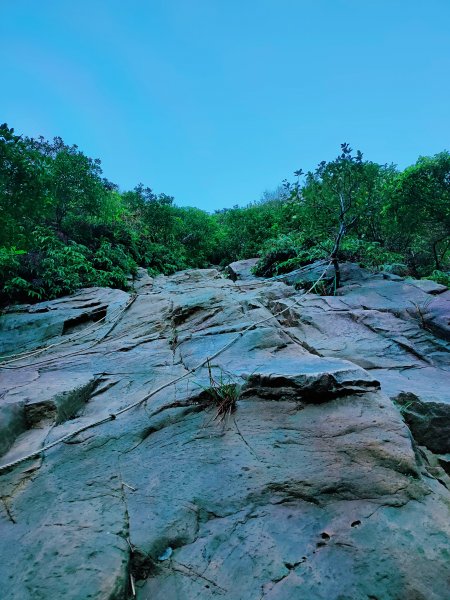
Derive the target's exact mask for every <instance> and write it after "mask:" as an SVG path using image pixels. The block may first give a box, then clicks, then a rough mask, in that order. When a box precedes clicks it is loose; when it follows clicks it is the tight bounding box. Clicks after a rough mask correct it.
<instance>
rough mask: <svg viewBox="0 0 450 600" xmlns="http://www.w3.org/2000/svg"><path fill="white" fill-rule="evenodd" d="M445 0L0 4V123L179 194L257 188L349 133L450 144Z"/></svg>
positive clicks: (249, 195)
mask: <svg viewBox="0 0 450 600" xmlns="http://www.w3.org/2000/svg"><path fill="white" fill-rule="evenodd" d="M449 32H450V1H449V0H427V1H426V2H425V1H424V0H358V1H357V0H240V1H237V0H147V1H143V0H128V1H127V2H125V1H124V0H77V1H76V2H75V1H71V0H58V1H56V0H38V1H37V0H15V1H14V2H6V1H4V2H2V12H1V19H0V45H1V47H0V51H1V52H0V66H1V74H2V75H1V81H2V91H1V93H0V121H2V122H3V121H6V122H7V123H8V124H9V125H10V126H13V127H15V129H16V131H17V132H19V133H25V134H27V135H33V136H36V135H39V134H42V135H44V136H46V137H49V138H51V137H53V136H55V135H60V136H61V137H63V139H64V140H65V141H66V142H67V143H76V144H78V145H79V147H80V148H81V149H82V150H83V151H84V152H86V154H88V155H89V156H92V157H99V158H101V159H102V164H103V169H104V173H105V176H107V177H108V178H109V179H111V180H112V181H114V182H116V183H118V184H119V186H120V187H121V188H122V189H129V188H132V187H134V185H135V184H136V183H138V182H140V181H142V182H143V183H144V184H146V185H149V186H150V187H152V188H153V189H154V190H155V191H156V192H165V193H167V194H171V195H174V196H175V200H176V202H177V204H180V205H192V206H198V207H200V208H204V209H206V210H214V209H216V208H221V207H227V206H232V205H234V204H246V203H248V202H250V201H253V200H257V199H258V198H260V196H261V194H262V193H263V191H264V190H266V189H269V190H270V189H273V188H275V187H277V185H278V184H279V183H280V182H281V180H282V179H284V178H285V177H287V178H291V177H292V172H293V171H294V170H295V169H297V168H299V167H302V168H303V169H304V170H306V169H310V168H313V167H314V166H315V165H316V164H317V163H318V162H319V161H321V160H323V159H325V160H328V159H332V158H334V157H335V156H336V155H337V153H338V150H339V144H340V143H341V142H343V141H348V142H350V144H351V145H352V147H353V148H358V149H361V150H362V151H363V152H364V154H365V156H366V158H369V159H371V160H375V161H379V162H382V163H385V162H394V163H396V164H398V165H399V166H401V167H404V166H406V165H408V164H410V163H412V162H414V161H415V160H416V158H417V157H418V156H419V155H420V154H422V155H423V154H434V153H436V152H439V151H441V150H443V149H450V144H449V139H450V116H449V107H450V102H449V101H450V33H449Z"/></svg>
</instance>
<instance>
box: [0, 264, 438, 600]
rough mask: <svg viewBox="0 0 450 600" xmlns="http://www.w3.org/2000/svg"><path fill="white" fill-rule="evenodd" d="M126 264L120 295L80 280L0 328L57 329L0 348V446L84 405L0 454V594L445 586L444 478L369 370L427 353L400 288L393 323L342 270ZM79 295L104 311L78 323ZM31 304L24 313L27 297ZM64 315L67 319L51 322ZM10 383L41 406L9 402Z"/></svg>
mask: <svg viewBox="0 0 450 600" xmlns="http://www.w3.org/2000/svg"><path fill="white" fill-rule="evenodd" d="M141 275H142V276H141V283H142V285H138V286H137V292H138V295H137V297H136V299H135V301H134V302H133V303H132V304H129V305H128V308H127V309H126V310H125V309H124V310H120V309H121V308H124V307H125V306H127V302H128V300H129V296H128V295H127V294H125V293H124V292H115V291H111V290H84V291H82V292H81V293H80V294H79V295H77V296H74V297H72V298H67V299H61V300H59V301H55V303H54V304H53V303H42V304H40V305H36V306H35V307H33V308H32V309H31V310H32V311H33V312H30V309H29V308H27V309H24V310H19V311H17V312H10V313H8V314H7V315H6V321H5V323H6V325H5V326H3V329H0V342H3V343H4V344H5V346H8V348H9V350H8V352H9V353H10V354H11V353H12V351H14V352H21V351H26V350H33V349H35V348H36V347H37V346H39V345H40V346H42V345H45V344H47V345H48V346H50V345H52V344H54V343H55V344H56V343H58V345H55V346H52V347H51V348H50V347H49V348H48V349H46V350H44V349H43V351H42V352H40V353H39V354H38V355H34V354H30V355H29V356H28V357H21V359H20V360H18V361H16V362H15V363H4V365H3V368H0V376H1V379H2V382H1V383H0V385H1V387H2V390H3V391H2V393H3V396H2V397H1V398H0V406H1V407H2V409H3V408H4V407H9V408H8V410H11V411H13V412H14V411H16V413H15V414H16V416H17V415H19V416H18V417H17V419H18V420H19V421H20V426H21V427H22V430H21V431H22V432H21V433H20V435H19V436H18V437H17V438H16V439H15V440H14V439H12V440H10V443H9V445H11V444H12V445H11V447H10V448H9V450H8V454H6V455H4V456H3V457H2V460H3V463H7V462H8V460H9V459H8V457H11V456H14V457H18V456H19V457H20V456H23V454H24V453H27V452H32V451H33V450H39V449H40V448H41V447H42V444H44V443H46V444H49V443H52V441H55V440H58V439H59V438H60V437H62V436H67V435H68V434H70V433H71V432H74V431H77V430H79V429H80V428H85V427H87V426H88V425H89V424H92V423H93V422H96V421H102V423H101V424H98V425H97V426H95V427H88V428H87V429H85V430H83V431H82V432H81V433H79V434H77V435H76V436H74V437H69V438H65V441H64V443H60V444H58V445H56V446H54V447H52V448H51V449H49V450H48V451H46V452H45V454H44V456H34V457H33V458H32V459H29V460H27V461H25V462H23V463H21V464H19V465H18V466H16V467H14V468H8V469H3V470H2V469H1V466H0V497H1V498H0V561H1V562H0V564H1V565H2V568H1V569H0V589H1V590H4V592H3V593H4V594H5V597H8V599H11V600H36V599H37V600H40V599H42V600H44V599H45V600H53V599H55V600H59V599H60V598H64V599H65V600H85V599H86V598H90V599H91V600H92V599H94V600H104V599H114V600H126V599H128V598H130V597H132V596H133V590H135V592H136V596H137V598H139V599H141V600H142V599H152V600H171V599H174V600H177V599H180V600H181V599H183V600H194V599H198V598H202V599H203V598H204V599H206V600H207V599H209V598H211V599H212V598H219V597H222V598H227V599H231V600H261V599H264V600H267V599H270V600H290V599H292V600H293V599H294V598H295V599H296V600H297V598H301V599H302V600H322V599H323V600H343V599H344V598H348V599H351V600H354V599H355V600H356V599H359V598H361V599H371V600H373V599H375V598H376V599H378V600H388V599H389V600H391V599H395V600H411V599H413V598H414V599H417V600H419V599H420V600H442V599H443V598H446V596H447V595H448V575H449V570H448V558H449V550H450V492H449V490H448V489H447V487H446V486H445V480H444V479H442V478H440V477H439V473H438V471H437V470H436V468H434V470H430V469H429V467H428V465H427V463H426V461H425V460H424V459H423V457H422V454H421V453H420V452H418V451H417V449H416V448H415V446H414V444H413V441H412V438H411V435H410V431H409V429H408V427H407V426H406V424H405V422H404V421H403V418H402V414H401V413H400V411H399V410H398V409H397V408H396V407H395V406H394V404H393V403H392V402H391V400H390V399H389V398H388V397H387V396H386V395H384V394H383V393H382V391H380V390H379V383H378V382H379V381H381V386H382V390H383V374H384V373H388V372H394V371H395V369H396V366H395V361H396V360H397V359H398V360H399V361H400V364H401V367H399V369H403V370H405V372H407V371H408V369H409V368H411V369H412V368H417V370H418V371H421V370H423V369H422V368H421V367H422V366H424V367H425V366H426V367H427V368H429V369H431V371H429V372H428V373H429V375H431V376H432V374H433V373H436V372H437V371H436V369H437V367H436V365H435V364H434V363H435V362H438V363H439V365H440V366H439V369H440V371H441V372H444V367H443V365H444V363H445V358H444V357H445V351H446V347H445V344H444V342H442V341H439V342H438V341H437V340H436V338H435V337H434V336H433V334H432V333H431V332H429V331H426V330H423V329H420V335H417V336H416V333H417V331H416V329H415V327H419V326H418V325H417V319H416V318H415V317H414V316H413V315H411V314H410V313H408V311H407V310H406V304H407V302H406V301H405V303H404V308H403V309H401V314H402V317H401V321H402V323H404V324H406V325H404V327H403V329H402V331H401V335H400V334H399V332H397V334H398V335H397V338H398V339H396V341H395V342H394V341H393V339H391V336H392V331H391V329H392V323H390V322H389V323H386V321H385V320H380V321H378V320H377V319H378V317H376V315H378V314H379V313H380V314H383V315H386V314H388V313H389V315H391V316H393V317H394V318H398V319H400V317H395V315H394V312H392V313H391V312H390V309H389V308H387V306H386V304H385V303H387V302H388V301H387V300H386V299H384V300H382V302H383V310H381V309H380V308H376V307H375V306H373V304H374V302H375V299H376V298H377V297H378V296H377V295H376V293H375V292H374V291H373V288H372V291H368V295H369V296H371V298H372V300H370V303H371V304H372V306H370V307H368V308H366V309H365V308H361V306H360V307H359V308H357V307H356V306H355V304H356V303H357V299H356V298H357V297H356V293H355V290H354V288H352V290H353V291H352V292H351V294H353V295H352V296H351V299H350V300H349V299H348V298H347V296H346V294H345V293H344V294H343V295H342V296H341V297H340V298H337V297H333V298H320V297H317V296H313V295H309V296H306V297H302V296H300V295H298V294H296V293H295V290H293V289H292V288H290V287H288V286H286V285H284V284H281V283H279V282H259V281H258V280H248V281H245V280H242V281H240V280H237V281H236V282H231V281H229V280H226V279H223V278H222V277H221V276H220V274H219V273H218V272H217V271H215V270H213V269H209V270H192V271H185V272H182V273H177V274H175V275H174V276H172V277H157V278H155V279H153V280H151V279H150V278H147V277H146V276H145V274H141ZM390 283H395V282H390ZM366 284H367V282H366V281H365V280H364V278H361V281H360V283H359V284H358V285H361V286H365V285H366ZM399 285H404V284H403V282H402V283H400V284H399ZM415 290H416V292H417V294H423V293H425V292H423V291H421V290H419V289H418V288H415ZM349 293H350V290H349ZM360 294H363V289H361V290H360ZM411 294H412V292H411ZM440 296H442V294H441V295H440ZM397 297H399V298H401V297H402V292H401V291H399V292H398V296H397ZM96 302H100V304H101V306H103V307H104V309H105V308H106V315H107V318H108V319H109V320H108V321H107V319H105V322H104V328H102V327H100V329H96V328H95V327H93V329H92V330H90V329H87V327H89V324H87V325H86V320H85V317H84V316H82V315H84V314H86V311H87V309H88V307H87V306H86V305H87V304H89V303H96ZM389 302H390V301H389ZM394 304H395V303H394ZM95 306H98V305H97V304H95ZM53 307H54V308H55V311H53ZM116 309H118V310H116ZM285 309H286V310H285ZM280 310H283V311H284V312H283V313H282V314H279V312H280ZM361 310H362V311H369V312H368V313H367V314H366V313H365V314H361V312H358V311H361ZM40 311H43V312H40ZM47 313H50V314H52V315H53V314H55V316H56V317H57V318H53V316H52V318H51V320H50V321H49V326H45V327H43V328H41V331H40V332H39V333H36V331H35V329H34V328H33V326H32V320H31V319H32V318H34V317H30V315H32V314H47ZM330 313H331V314H332V315H333V319H334V329H333V327H332V325H333V320H330V321H327V320H326V319H322V317H323V315H329V314H330ZM321 315H322V316H321ZM374 315H375V316H374ZM80 316H81V319H78V321H77V318H78V317H80ZM344 317H345V319H346V321H342V320H341V319H342V318H344ZM74 319H75V321H76V322H77V323H78V325H79V326H81V330H80V331H81V332H82V333H83V332H84V333H83V338H82V339H80V340H77V339H73V337H74V336H73V334H67V335H65V334H64V324H65V323H67V322H68V321H69V322H72V324H73V323H74ZM350 320H351V322H352V323H356V325H357V329H356V330H353V329H352V330H351V331H352V334H351V339H349V338H348V337H345V335H344V332H345V323H349V322H350ZM106 321H107V322H106ZM12 323H14V326H12ZM410 324H412V325H411V327H412V329H411V328H409V326H410ZM66 327H67V326H66ZM408 328H409V329H408ZM314 331H316V333H315V334H313V332H314ZM368 331H371V332H372V339H374V340H375V339H377V340H378V339H379V340H380V342H379V343H378V345H377V344H375V346H374V348H375V349H374V351H373V352H372V354H370V347H369V346H368V345H367V344H366V345H364V341H363V338H364V336H365V335H366V334H367V332H368ZM422 334H423V335H422ZM358 336H359V337H360V338H361V339H360V340H359V337H358ZM408 336H412V339H410V338H409V337H408ZM356 338H357V339H358V340H359V341H357V342H356V341H355V340H356ZM64 339H70V340H71V341H70V342H69V343H67V344H66V343H59V342H61V341H62V340H64ZM327 339H328V342H327ZM351 340H353V341H354V343H353V342H351ZM350 342H351V343H350ZM384 344H387V345H388V347H390V348H392V350H391V353H390V355H389V361H390V363H389V365H387V363H386V362H383V361H384V360H385V357H384V354H385V352H384V350H383V349H384V348H385V346H384ZM442 344H444V345H442ZM366 352H367V353H368V356H367V359H366V360H364V359H363V358H362V353H366ZM426 352H429V353H430V355H431V357H432V358H431V362H430V361H428V362H425V360H424V355H425V353H426ZM366 364H367V365H369V367H370V368H369V370H367V369H365V368H363V367H364V365H366ZM0 367H1V365H0ZM12 367H13V368H12ZM175 380H176V381H175ZM411 385H412V384H411ZM156 389H159V390H160V391H159V392H157V393H154V394H153V395H151V393H152V392H154V391H155V390H156ZM76 390H78V392H76ZM236 395H238V398H237V399H236ZM397 395H398V394H397ZM28 405H31V406H33V407H34V408H33V410H37V411H38V412H37V413H36V412H35V413H34V414H35V416H36V415H38V416H39V415H41V416H42V417H43V418H42V419H27V418H26V414H25V417H23V414H24V413H23V411H25V410H26V407H27V406H28ZM129 406H133V408H132V409H131V410H127V411H126V412H123V413H121V410H122V409H126V408H127V407H129ZM224 406H225V409H224V408H223V407H224ZM39 407H41V408H42V407H43V408H44V409H45V410H43V411H42V413H40V412H39ZM21 411H22V412H21ZM20 415H22V417H21V416H20ZM14 418H16V417H14V416H13V417H11V419H12V420H14ZM17 419H16V420H17ZM8 427H9V425H8V426H5V428H4V430H3V431H0V435H4V434H5V432H6V431H7V430H8V431H10V429H8ZM38 434H39V435H38ZM0 464H1V463H0ZM435 477H438V478H437V479H436V478H435ZM12 549H13V551H12Z"/></svg>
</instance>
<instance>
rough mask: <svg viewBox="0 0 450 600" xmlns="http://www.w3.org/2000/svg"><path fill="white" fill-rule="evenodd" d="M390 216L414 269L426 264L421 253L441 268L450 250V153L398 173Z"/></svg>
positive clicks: (426, 160)
mask: <svg viewBox="0 0 450 600" xmlns="http://www.w3.org/2000/svg"><path fill="white" fill-rule="evenodd" d="M387 214H388V216H389V218H390V219H391V220H392V227H393V229H394V232H395V233H396V234H397V236H398V239H399V240H400V242H401V245H402V246H403V249H404V250H405V251H407V252H409V255H410V258H411V261H412V267H413V269H414V270H415V271H417V269H418V267H419V266H420V264H418V262H419V263H421V262H422V263H423V262H426V261H427V258H426V256H422V257H421V258H420V260H419V261H418V260H417V255H418V254H420V253H421V252H422V253H423V252H425V254H426V253H428V254H429V255H430V259H431V260H430V262H431V263H434V267H435V268H436V269H438V270H440V269H442V267H443V265H444V263H445V260H446V257H447V255H448V253H449V249H450V153H449V152H446V151H445V152H440V153H439V154H436V155H434V156H423V157H420V158H419V159H418V161H417V162H416V163H415V164H414V165H412V166H411V167H408V168H407V169H405V170H404V171H403V172H402V173H399V174H398V176H397V178H396V180H395V182H394V185H393V186H392V189H391V197H390V203H389V206H388V208H387ZM422 249H424V250H422Z"/></svg>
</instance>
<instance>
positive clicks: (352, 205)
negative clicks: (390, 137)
mask: <svg viewBox="0 0 450 600" xmlns="http://www.w3.org/2000/svg"><path fill="white" fill-rule="evenodd" d="M295 178H296V179H295V180H294V182H293V183H290V182H289V181H287V180H285V181H284V182H283V184H282V186H280V187H279V188H278V189H277V190H275V191H274V192H271V193H268V192H267V193H265V195H264V196H263V198H262V199H261V200H260V201H258V202H252V203H250V204H248V205H247V206H245V207H238V206H235V207H234V208H232V209H224V210H222V211H217V212H216V213H215V214H209V213H207V212H205V211H202V210H199V209H197V208H185V207H183V208H181V207H178V206H176V205H175V204H174V199H173V198H172V197H171V196H168V195H166V194H156V193H155V192H154V191H153V190H152V189H151V188H149V187H145V186H144V185H143V184H139V185H137V186H136V187H135V188H134V189H133V190H128V191H124V192H121V191H120V190H119V189H118V188H117V186H116V185H114V184H113V183H111V182H110V181H108V180H106V179H105V178H104V177H103V173H102V169H101V163H100V161H99V160H98V159H92V158H89V157H87V156H86V155H85V154H84V153H83V152H81V151H80V150H79V149H78V147H77V146H68V145H66V144H65V143H64V142H63V140H62V139H61V138H55V139H54V140H53V141H52V142H49V141H47V140H45V139H43V138H39V139H32V138H27V137H24V136H20V135H17V134H16V133H15V132H14V129H12V128H10V127H8V125H6V124H3V125H0V279H1V281H0V284H1V285H0V301H2V302H10V301H36V300H40V299H46V298H54V297H57V296H60V295H63V294H67V293H71V292H73V291H75V290H76V289H78V288H80V287H83V286H113V287H118V288H121V289H127V287H128V285H129V281H130V275H133V274H135V273H136V270H137V267H138V266H141V267H145V268H147V269H148V271H149V273H150V274H151V275H157V274H159V273H164V274H170V273H174V272H175V271H178V270H181V269H186V268H195V267H201V268H203V267H207V266H210V265H212V264H213V265H226V264H228V263H229V262H232V261H234V260H239V259H244V258H250V257H253V256H260V261H259V263H258V264H257V266H256V273H257V274H258V275H262V276H266V277H267V276H273V275H277V274H281V273H285V272H289V271H291V270H293V269H296V268H298V267H300V266H303V265H306V264H308V263H311V262H313V261H315V260H318V259H322V258H327V257H330V258H331V259H332V260H333V262H334V264H335V267H336V268H338V267H339V262H340V261H342V260H351V261H355V262H358V263H360V264H362V265H363V266H366V267H369V268H374V269H380V268H390V267H389V265H391V266H392V268H393V266H395V265H396V264H404V265H406V267H404V268H405V269H406V270H407V272H408V273H409V274H411V275H413V276H422V277H429V278H431V279H433V280H435V281H439V282H442V283H445V284H446V285H448V281H449V273H448V270H449V266H450V265H449V261H450V256H449V255H450V237H449V231H450V154H449V153H448V152H441V153H439V154H437V155H435V156H431V157H421V158H419V160H418V161H417V162H416V164H415V165H412V166H411V167H408V168H407V169H405V170H404V171H398V170H397V169H396V168H395V167H394V166H393V165H379V164H377V163H374V162H370V161H366V160H364V159H363V155H362V154H361V153H360V152H356V153H355V154H354V153H353V151H352V150H351V148H350V147H349V146H348V144H342V146H341V153H340V154H339V156H338V157H337V158H336V159H335V160H333V161H330V162H325V161H323V162H321V163H320V164H319V165H318V167H317V169H316V170H314V171H311V172H308V173H306V174H304V173H303V171H302V170H301V169H300V170H298V171H296V172H295ZM402 268H403V267H402ZM337 273H338V271H337Z"/></svg>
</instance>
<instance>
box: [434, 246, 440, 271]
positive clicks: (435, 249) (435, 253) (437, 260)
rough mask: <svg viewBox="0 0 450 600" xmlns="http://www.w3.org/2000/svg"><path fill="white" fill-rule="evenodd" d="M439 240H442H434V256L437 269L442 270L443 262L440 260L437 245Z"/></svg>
mask: <svg viewBox="0 0 450 600" xmlns="http://www.w3.org/2000/svg"><path fill="white" fill-rule="evenodd" d="M439 242H440V240H438V241H436V242H433V256H434V264H435V265H436V269H437V270H438V271H440V270H441V263H440V262H439V256H438V253H437V248H436V246H437V244H438V243H439Z"/></svg>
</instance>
